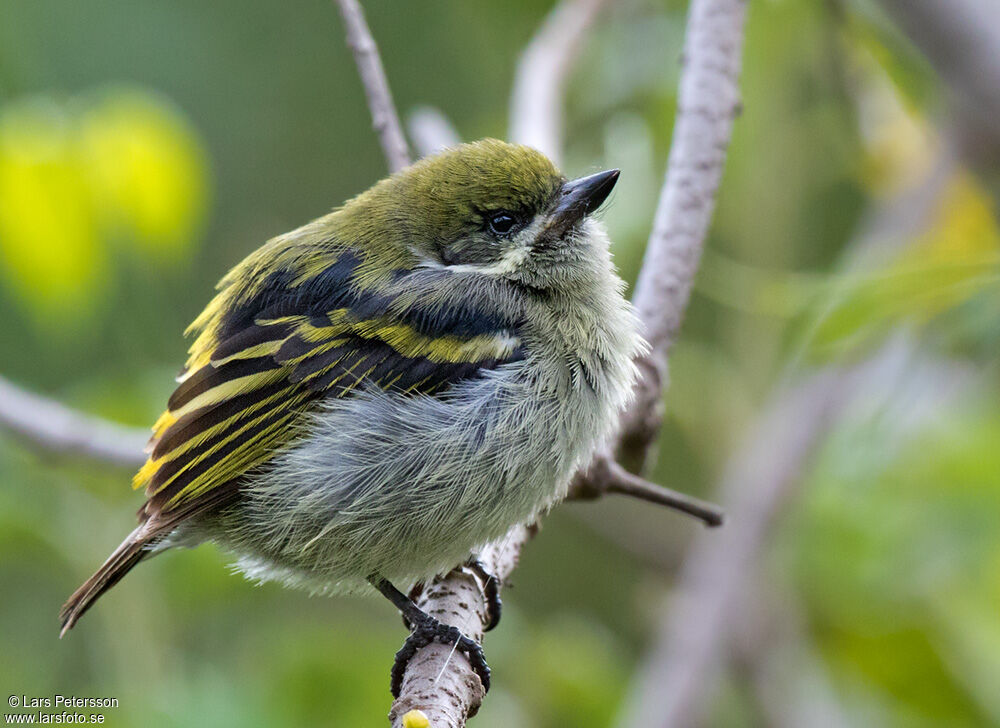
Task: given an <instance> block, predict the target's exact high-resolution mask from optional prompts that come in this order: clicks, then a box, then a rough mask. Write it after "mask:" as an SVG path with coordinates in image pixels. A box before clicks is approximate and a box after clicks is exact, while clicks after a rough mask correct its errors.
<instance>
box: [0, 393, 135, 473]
mask: <svg viewBox="0 0 1000 728" xmlns="http://www.w3.org/2000/svg"><path fill="white" fill-rule="evenodd" d="M0 426H3V427H4V428H6V429H9V430H11V431H13V432H16V433H18V434H20V435H22V436H23V437H25V438H27V439H28V440H30V441H31V442H33V443H34V444H36V445H39V446H41V447H44V448H45V449H46V450H50V451H53V452H59V453H66V454H70V455H86V456H87V457H90V458H94V459H96V460H103V461H106V462H109V463H112V464H114V465H121V466H125V467H133V466H134V467H139V466H140V465H142V463H143V461H144V460H145V458H146V456H145V454H144V453H143V448H144V447H145V445H146V441H147V440H149V432H148V431H147V430H141V429H137V428H130V427H125V426H123V425H118V424H115V423H113V422H108V421H107V420H103V419H101V418H100V417H94V416H92V415H86V414H83V413H81V412H77V411H76V410H73V409H70V408H69V407H66V406H65V405H62V404H59V403H58V402H55V401H53V400H51V399H47V398H45V397H41V396H39V395H37V394H32V393H31V392H26V391H25V390H23V389H21V388H20V387H18V386H16V385H15V384H12V383H11V382H9V381H7V380H6V379H4V378H2V377H0Z"/></svg>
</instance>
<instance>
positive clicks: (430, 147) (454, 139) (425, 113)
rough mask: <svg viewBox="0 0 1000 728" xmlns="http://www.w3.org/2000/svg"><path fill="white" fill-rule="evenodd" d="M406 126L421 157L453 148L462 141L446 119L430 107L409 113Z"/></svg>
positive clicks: (438, 111) (422, 107)
mask: <svg viewBox="0 0 1000 728" xmlns="http://www.w3.org/2000/svg"><path fill="white" fill-rule="evenodd" d="M406 126H407V128H408V129H409V131H410V139H412V140H413V146H415V147H416V148H417V154H419V155H420V156H421V157H426V156H427V155H429V154H435V153H437V152H440V151H441V150H442V149H447V148H448V147H453V146H455V145H456V144H459V143H461V141H462V139H461V137H460V136H459V135H458V132H457V131H455V127H454V126H452V123H451V122H450V121H449V120H448V117H446V116H445V115H444V114H443V113H441V111H440V110H439V109H435V108H434V107H432V106H420V107H418V108H416V109H414V110H413V111H411V112H410V116H409V117H408V118H407V121H406Z"/></svg>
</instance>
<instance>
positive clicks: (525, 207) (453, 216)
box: [344, 139, 618, 289]
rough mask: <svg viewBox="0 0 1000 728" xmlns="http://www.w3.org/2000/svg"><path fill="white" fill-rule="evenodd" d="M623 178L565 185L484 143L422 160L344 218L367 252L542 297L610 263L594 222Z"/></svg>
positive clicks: (547, 169)
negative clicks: (380, 249)
mask: <svg viewBox="0 0 1000 728" xmlns="http://www.w3.org/2000/svg"><path fill="white" fill-rule="evenodd" d="M617 180H618V170H609V171H606V172H599V173H597V174H593V175H590V176H588V177H582V178H580V179H575V180H567V179H566V178H565V177H564V176H563V175H562V174H561V173H560V172H559V170H557V169H556V167H555V165H553V164H552V162H551V161H549V160H548V158H546V157H545V156H544V155H543V154H541V153H540V152H538V151H536V150H534V149H531V148H530V147H525V146H521V145H516V144H507V143H505V142H501V141H497V140H494V139H486V140H483V141H478V142H474V143H471V144H462V145H460V146H456V147H453V148H451V149H448V150H446V151H444V152H441V153H439V154H436V155H434V156H431V157H427V158H424V159H422V160H420V161H419V162H417V163H416V164H414V165H412V166H410V167H408V168H406V169H405V170H403V171H401V172H399V173H397V174H395V175H393V176H391V177H389V178H387V179H385V180H383V181H382V182H380V183H379V184H377V185H376V186H375V187H373V188H372V189H371V190H369V191H368V192H366V193H364V194H362V195H360V196H359V197H357V198H355V199H354V200H352V201H351V202H349V203H348V204H347V205H346V206H345V208H344V212H346V213H348V215H347V217H349V218H350V219H352V220H353V221H354V222H353V223H352V224H353V226H355V228H356V231H357V232H361V228H364V232H366V233H367V234H366V235H364V236H363V237H365V238H367V239H368V240H369V241H370V243H369V244H371V245H376V246H378V245H388V246H391V247H392V248H394V249H395V252H397V253H401V252H402V250H403V249H405V250H406V252H407V253H408V254H410V255H411V256H412V259H411V263H412V265H413V266H414V267H432V268H440V269H445V270H451V271H454V272H456V273H463V274H474V275H481V276H488V277H493V278H503V279H508V280H511V281H514V282H517V283H521V284H525V285H528V286H531V287H533V288H541V289H545V288H549V287H553V286H558V285H561V284H562V285H565V284H567V283H569V282H571V281H572V279H573V277H574V271H577V270H580V269H582V268H585V267H587V265H588V264H590V263H593V262H595V261H596V262H599V261H600V260H601V259H602V258H604V257H605V256H606V245H607V243H606V239H605V238H604V237H603V235H602V234H600V233H599V232H598V229H597V228H596V227H594V225H593V223H590V222H588V215H589V214H590V213H592V212H594V210H596V209H597V208H598V207H599V206H600V205H601V203H603V202H604V200H605V199H606V198H607V197H608V195H609V194H610V192H611V190H612V188H613V187H614V186H615V182H617ZM357 232H356V233H355V235H354V236H353V237H360V236H358V235H357ZM376 237H378V238H381V241H377V240H374V239H373V238H376ZM600 248H604V249H605V250H600Z"/></svg>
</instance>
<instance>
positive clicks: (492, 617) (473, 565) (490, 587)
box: [403, 556, 503, 632]
mask: <svg viewBox="0 0 1000 728" xmlns="http://www.w3.org/2000/svg"><path fill="white" fill-rule="evenodd" d="M461 569H467V570H468V571H470V572H471V573H472V574H473V575H474V576H475V577H477V580H478V581H479V584H480V587H481V591H482V594H483V599H485V600H486V620H487V621H486V626H485V627H483V631H484V632H489V631H490V630H491V629H493V628H494V627H496V626H497V625H498V624H500V614H501V611H502V610H503V601H502V600H501V599H500V580H499V579H497V578H496V577H495V576H494V575H493V574H492V573H491V572H490V570H489V569H487V568H486V566H485V565H484V564H483V562H482V561H480V560H479V559H478V558H476V557H475V556H470V557H469V560H468V561H466V562H465V563H464V564H462V565H461V566H458V567H455V570H456V571H458V570H461ZM423 593H424V583H423V582H418V583H417V584H414V586H413V588H412V589H410V594H409V597H410V601H412V602H416V601H417V600H418V599H420V595H421V594H423ZM403 626H404V627H406V628H407V629H410V628H411V625H410V621H409V620H408V619H407V618H406V615H405V614H404V615H403Z"/></svg>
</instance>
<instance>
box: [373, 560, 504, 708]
mask: <svg viewBox="0 0 1000 728" xmlns="http://www.w3.org/2000/svg"><path fill="white" fill-rule="evenodd" d="M368 581H369V582H370V583H371V585H372V586H374V587H375V588H376V589H378V590H379V591H380V592H381V593H382V595H383V596H384V597H385V598H386V599H388V600H389V601H390V602H392V603H393V604H395V605H396V608H397V609H398V610H399V611H400V612H401V613H402V615H403V619H404V620H406V621H407V622H408V623H409V624H410V625H411V632H410V636H409V637H407V638H406V642H404V643H403V646H402V647H401V648H400V649H399V652H397V653H396V661H395V663H394V664H393V666H392V680H391V682H390V689H391V690H392V695H393V697H395V698H398V697H399V691H400V689H401V688H402V687H403V674H404V673H405V672H406V666H407V664H409V662H410V660H411V659H412V658H413V656H414V655H415V654H416V653H417V650H419V649H420V648H421V647H424V646H426V645H429V644H430V643H431V642H440V643H441V644H443V645H455V649H456V650H457V651H458V652H461V653H463V654H464V655H465V656H466V657H467V658H468V659H469V664H470V665H471V666H472V670H473V672H475V673H476V674H477V675H478V676H479V680H480V681H481V682H482V683H483V690H484V691H486V692H489V689H490V668H489V665H487V664H486V657H485V656H484V655H483V648H482V646H481V645H480V644H479V643H478V642H476V641H475V640H471V639H469V638H468V637H466V636H465V635H463V634H462V633H461V632H460V631H459V630H458V628H457V627H452V626H449V625H447V624H442V623H441V622H439V621H438V620H436V619H434V617H432V616H431V615H429V614H427V613H426V612H425V611H423V610H422V609H421V608H420V607H418V606H417V605H416V604H414V603H413V600H412V599H410V598H409V597H408V596H406V595H405V594H403V592H401V591H399V589H397V588H396V587H394V586H393V585H392V584H390V583H389V582H388V581H387V580H386V579H383V578H382V577H381V576H378V575H375V576H371V577H369V578H368Z"/></svg>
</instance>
